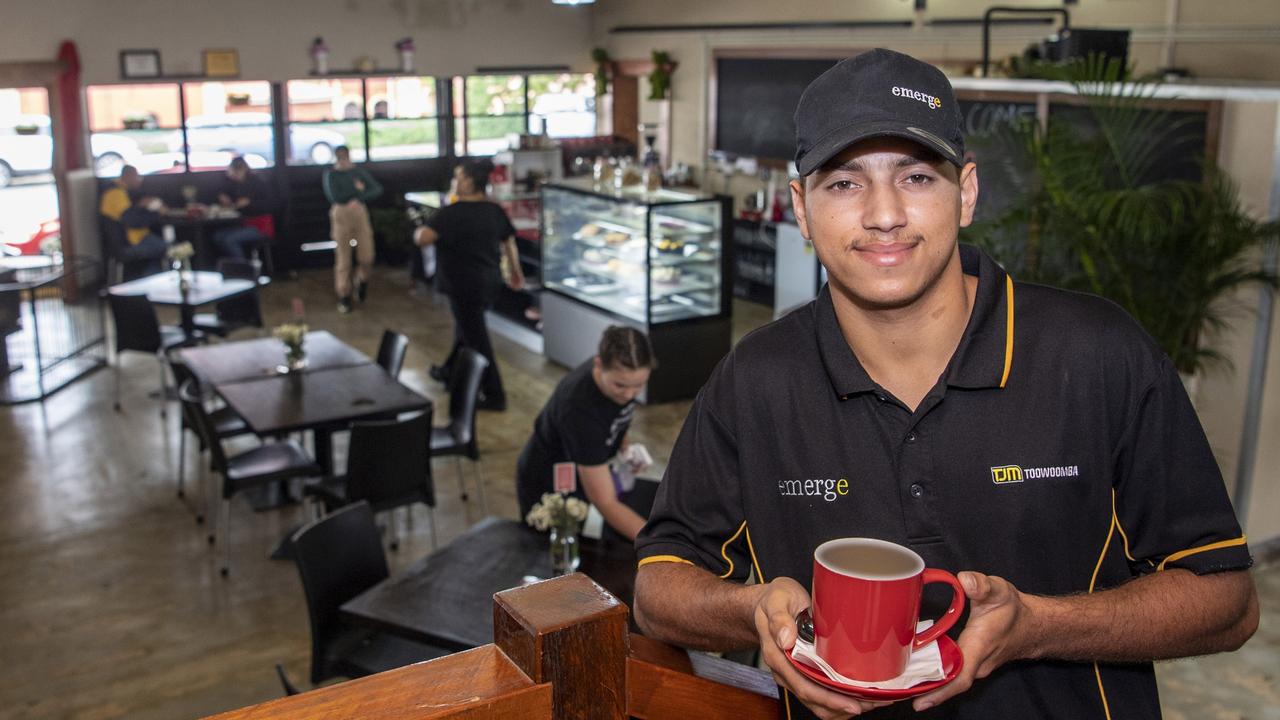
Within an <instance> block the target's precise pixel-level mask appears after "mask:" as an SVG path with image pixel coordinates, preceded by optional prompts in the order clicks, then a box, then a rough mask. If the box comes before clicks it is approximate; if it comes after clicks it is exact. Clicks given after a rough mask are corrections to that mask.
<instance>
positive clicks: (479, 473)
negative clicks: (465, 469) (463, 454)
mask: <svg viewBox="0 0 1280 720" xmlns="http://www.w3.org/2000/svg"><path fill="white" fill-rule="evenodd" d="M471 464H472V465H474V466H475V468H476V494H477V495H479V496H480V512H481V513H482V514H484V515H488V514H489V503H488V502H487V501H486V500H485V497H484V471H483V470H482V469H481V466H480V458H476V459H475V460H474V461H472V463H471Z"/></svg>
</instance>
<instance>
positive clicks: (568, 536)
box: [550, 525, 582, 577]
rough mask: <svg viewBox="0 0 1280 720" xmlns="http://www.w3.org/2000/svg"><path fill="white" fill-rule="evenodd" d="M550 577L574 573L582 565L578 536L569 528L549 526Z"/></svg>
mask: <svg viewBox="0 0 1280 720" xmlns="http://www.w3.org/2000/svg"><path fill="white" fill-rule="evenodd" d="M550 540H551V575H552V577H559V576H561V575H568V574H569V573H572V572H576V571H577V569H578V565H580V564H582V557H581V556H580V554H579V548H578V534H577V533H576V532H573V531H572V530H571V529H569V528H559V527H556V526H554V525H552V526H551V538H550Z"/></svg>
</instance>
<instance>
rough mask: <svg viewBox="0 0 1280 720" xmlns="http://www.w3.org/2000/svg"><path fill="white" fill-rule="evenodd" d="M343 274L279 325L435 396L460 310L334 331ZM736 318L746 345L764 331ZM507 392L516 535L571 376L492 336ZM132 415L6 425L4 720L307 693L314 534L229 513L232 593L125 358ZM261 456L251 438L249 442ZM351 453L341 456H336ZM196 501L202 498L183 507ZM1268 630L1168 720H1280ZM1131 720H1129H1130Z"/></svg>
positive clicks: (651, 441) (1172, 685) (1265, 579)
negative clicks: (544, 438) (305, 324)
mask: <svg viewBox="0 0 1280 720" xmlns="http://www.w3.org/2000/svg"><path fill="white" fill-rule="evenodd" d="M330 281H331V275H330V274H329V273H328V272H324V271H312V272H307V273H304V274H303V275H302V276H301V277H300V278H299V279H298V280H297V281H291V282H278V283H275V284H273V285H272V286H271V287H269V288H267V289H266V291H265V293H264V297H263V300H264V309H265V311H266V315H267V324H268V327H270V326H271V325H273V324H275V323H277V322H279V321H281V320H282V319H284V316H285V314H286V313H287V312H288V307H289V301H290V299H291V298H293V297H300V298H302V299H303V300H304V301H305V302H306V305H307V310H308V313H307V314H308V321H309V322H310V324H311V325H312V326H313V327H315V328H323V329H327V330H330V331H332V332H334V333H335V334H337V335H338V336H339V337H341V338H343V339H344V340H346V341H347V342H350V343H352V344H353V345H355V346H356V347H358V348H360V349H362V350H364V351H365V352H367V353H369V354H370V355H372V354H373V353H374V351H375V349H376V347H377V342H378V338H379V336H380V334H381V332H382V329H383V328H384V327H392V328H396V329H399V330H401V331H403V332H406V333H407V334H408V335H409V336H410V338H411V344H410V347H409V354H408V359H407V362H406V364H405V370H404V373H403V374H402V376H401V377H402V379H403V380H404V381H405V383H406V384H408V385H410V386H412V387H414V388H415V389H418V390H419V391H421V392H423V393H424V394H427V395H428V396H431V397H439V396H440V388H439V386H438V385H436V384H435V383H433V382H431V381H430V380H428V379H427V377H426V372H425V371H426V368H427V366H428V364H429V363H430V362H431V361H432V360H439V359H440V358H442V357H443V356H444V355H445V353H446V352H447V350H448V346H449V343H450V339H451V327H452V325H451V321H450V319H449V314H448V310H447V308H446V307H445V306H444V305H443V304H440V303H436V302H434V301H433V300H432V299H430V298H427V297H411V296H410V295H409V294H408V292H407V290H408V288H409V284H408V280H407V279H406V278H405V276H404V273H403V272H402V271H392V270H381V269H380V271H379V273H378V275H377V277H376V278H375V280H374V283H373V286H372V291H371V293H370V298H369V301H368V303H367V304H366V305H365V306H363V307H361V308H360V309H358V310H357V311H356V312H355V313H352V314H351V315H347V316H340V315H338V314H337V313H336V312H335V310H334V307H333V302H332V299H331V292H330V289H329V287H330ZM767 319H768V312H767V310H765V309H764V308H761V307H760V306H756V305H750V304H745V303H739V304H737V305H736V306H735V331H736V335H737V336H740V335H741V334H742V333H744V332H745V331H747V330H749V329H751V328H753V327H755V326H757V325H759V324H761V323H763V322H765V321H766V320H767ZM495 344H496V346H497V351H498V354H499V358H500V362H501V363H502V371H503V374H504V380H505V383H506V386H507V388H508V393H509V395H510V397H509V400H510V409H509V410H508V411H507V412H505V413H498V414H495V413H484V414H482V415H481V416H480V421H479V436H480V445H481V450H482V452H483V455H484V472H485V476H486V478H487V482H486V488H487V493H488V502H489V508H490V511H491V512H493V513H495V514H500V515H504V516H507V517H512V518H514V517H515V516H516V502H515V494H514V487H513V484H512V480H511V478H512V477H513V468H514V465H515V459H516V456H517V454H518V453H519V451H520V448H521V446H522V445H523V443H524V440H525V438H526V436H527V434H528V432H529V430H530V427H531V423H532V419H533V416H534V415H535V414H536V413H537V411H538V409H539V408H540V407H541V404H542V402H543V400H544V399H545V398H546V397H547V396H548V395H549V393H550V391H551V389H552V387H553V386H554V384H555V382H556V381H557V380H558V379H559V378H560V377H561V376H562V375H563V374H564V372H565V371H564V369H563V368H560V367H557V366H555V365H552V364H550V363H548V362H546V361H544V360H543V358H542V357H540V356H538V355H535V354H533V353H530V352H528V351H527V350H524V349H523V348H521V347H519V346H518V345H516V344H515V343H512V342H510V341H508V340H506V339H505V338H502V337H495ZM122 368H123V382H124V398H125V402H124V412H123V413H122V414H119V415H117V414H116V413H114V412H113V411H112V409H111V372H110V371H109V370H108V371H104V372H100V373H97V374H96V375H94V376H92V377H90V378H87V379H85V380H83V381H81V382H79V383H77V384H76V385H73V386H72V387H70V388H68V389H67V390H64V391H62V392H61V393H59V394H57V395H55V396H54V397H53V398H50V399H49V400H48V401H46V402H45V403H44V404H43V405H39V404H36V405H24V406H18V407H14V408H0V457H2V458H4V463H3V468H4V471H3V473H2V474H0V578H3V580H2V581H0V667H3V668H5V672H6V675H7V677H6V679H5V680H6V681H5V682H4V683H0V718H79V719H84V720H89V719H94V720H105V719H107V718H136V719H139V720H145V719H149V718H190V717H199V716H203V715H207V714H210V713H214V712H219V711H223V710H228V709H232V708H236V707H241V706H244V705H248V704H252V703H257V702H261V701H264V700H268V699H272V698H275V697H278V696H279V695H280V688H279V685H278V683H277V681H276V678H275V675H274V672H273V670H272V667H273V665H274V664H275V663H277V662H283V663H284V664H285V667H286V668H287V669H288V670H289V672H290V674H291V676H292V677H293V678H294V679H295V681H297V682H300V683H301V682H302V681H304V679H305V678H306V677H307V673H308V663H309V635H308V632H309V631H308V628H307V617H306V609H305V605H304V602H303V597H302V590H301V587H300V585H299V583H298V579H297V573H296V571H295V569H294V567H293V565H292V564H291V563H288V562H279V561H271V560H269V559H267V553H268V551H269V550H270V549H271V548H272V547H273V545H274V543H275V542H276V541H278V540H279V539H280V537H282V536H283V534H284V533H285V532H286V531H287V530H288V529H289V528H291V527H293V526H294V525H295V524H297V523H298V522H299V521H300V520H301V511H300V510H299V509H297V508H290V509H285V510H280V511H274V512H267V513H258V514H255V513H253V512H252V511H251V510H250V509H249V508H248V506H247V505H246V504H245V503H244V502H243V501H242V500H240V499H237V501H236V503H235V504H234V506H233V517H232V520H233V527H232V536H233V537H232V541H233V544H232V576H231V577H230V578H229V579H223V578H221V577H219V576H218V573H217V565H216V561H215V553H214V552H213V550H212V549H211V548H210V547H209V546H208V545H207V544H206V542H205V531H204V529H203V528H201V527H200V526H198V525H197V524H196V522H195V519H194V515H193V513H192V511H191V509H190V508H189V507H188V506H187V505H186V504H184V502H183V501H181V500H179V499H178V498H177V497H176V495H175V492H174V491H175V477H176V467H177V465H176V460H177V458H176V455H177V447H176V443H175V439H176V431H175V427H176V413H174V412H171V413H170V414H169V417H168V418H167V419H166V420H162V419H161V418H160V416H159V413H158V407H157V402H156V401H155V400H152V399H148V397H147V392H148V391H150V390H152V389H153V388H154V387H155V384H156V369H155V363H154V361H152V360H150V359H149V358H146V357H141V356H136V355H128V356H125V357H124V358H123V359H122ZM687 410H688V403H687V402H681V403H669V404H665V405H661V406H653V407H644V408H641V409H640V410H639V412H637V414H636V420H635V424H634V425H633V430H632V432H633V437H634V438H635V439H636V440H638V441H640V442H643V443H645V444H646V445H647V446H648V447H649V449H650V450H651V451H653V454H654V455H655V457H656V458H657V459H658V461H659V464H661V463H663V462H665V460H666V457H667V454H668V453H669V451H670V448H671V444H672V442H673V441H674V439H675V435H676V433H677V432H678V431H679V427H680V424H681V422H682V420H683V418H684V415H685V413H686V412H687ZM249 444H252V441H249ZM339 449H341V447H340V448H339ZM436 482H437V487H438V488H439V491H438V495H439V497H440V506H439V507H438V508H437V510H436V513H435V518H436V522H437V523H438V525H437V529H438V532H439V538H440V541H441V542H448V541H449V540H450V539H451V538H453V537H455V536H457V535H458V534H459V533H461V532H462V531H463V530H464V529H465V527H466V526H467V525H468V524H469V523H471V522H474V521H475V520H476V519H478V517H479V515H480V512H479V509H478V508H477V507H476V501H475V496H474V495H473V496H472V498H473V499H472V501H471V503H470V504H463V503H462V502H461V501H460V500H459V499H458V493H457V492H456V480H455V476H454V474H453V465H452V463H441V464H439V465H438V466H437V468H436ZM191 497H198V495H197V494H196V493H189V495H188V498H189V500H188V502H189V501H190V498H191ZM427 528H428V525H427V515H426V512H425V510H423V509H418V511H417V513H416V521H415V524H414V529H413V532H412V534H411V535H410V536H409V537H408V538H405V539H404V541H403V544H402V547H401V549H400V550H399V552H397V553H392V554H391V555H390V561H391V565H392V571H393V572H394V571H395V570H396V569H397V568H398V567H402V566H404V565H406V564H407V563H409V562H411V561H412V560H413V559H415V558H417V557H419V556H421V555H422V554H424V553H426V552H428V551H429V550H430V539H429V538H430V535H429V531H428V529H427ZM1255 575H1256V577H1257V579H1258V582H1259V586H1260V589H1261V593H1262V604H1263V616H1262V627H1261V629H1260V630H1259V632H1258V634H1257V636H1255V638H1254V639H1253V640H1251V641H1250V642H1249V643H1248V644H1247V645H1246V646H1245V647H1244V648H1243V649H1242V650H1241V651H1239V652H1237V653H1233V654H1230V655H1220V656H1214V657H1210V658H1199V659H1190V660H1182V661H1178V662H1173V663H1164V664H1161V665H1160V666H1159V677H1160V683H1161V694H1162V698H1163V703H1164V707H1165V716H1166V717H1167V718H1169V719H1170V720H1199V719H1202V718H1213V719H1220V720H1228V719H1235V720H1245V719H1246V718H1247V719H1248V720H1261V719H1264V718H1269V719H1275V720H1280V662H1278V660H1280V652H1277V648H1280V625H1278V624H1277V622H1276V620H1275V618H1276V617H1277V615H1276V613H1277V611H1278V610H1280V569H1278V568H1277V567H1276V566H1274V565H1273V566H1271V567H1266V568H1260V569H1258V570H1257V571H1256V573H1255ZM1117 720H1119V719H1117Z"/></svg>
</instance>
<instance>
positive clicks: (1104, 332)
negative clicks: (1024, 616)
mask: <svg viewBox="0 0 1280 720" xmlns="http://www.w3.org/2000/svg"><path fill="white" fill-rule="evenodd" d="M960 250H961V260H962V264H963V267H964V272H965V273H967V274H970V275H977V277H978V289H977V296H976V299H975V301H974V307H973V312H972V315H971V317H970V320H969V324H968V326H967V327H966V329H965V333H964V336H963V337H962V339H961V342H960V345H959V346H958V348H957V349H956V352H955V355H954V356H953V357H952V359H951V361H950V363H949V365H948V366H947V369H946V371H945V372H944V374H943V375H942V377H941V378H940V379H939V381H938V383H937V385H936V386H935V387H934V388H933V389H932V390H931V391H930V392H929V394H928V395H927V396H926V397H925V398H924V400H923V401H922V402H921V403H920V405H919V407H918V408H917V409H916V411H915V412H912V411H910V410H908V409H907V407H906V406H905V405H903V404H902V403H901V402H899V401H898V400H897V399H895V398H894V397H893V396H892V395H891V394H890V393H888V392H887V391H886V390H884V389H883V388H881V387H880V386H879V385H877V384H876V383H875V382H874V381H873V380H872V379H871V378H870V376H869V375H868V374H867V372H866V371H865V370H864V369H863V368H862V366H861V365H860V364H859V362H858V360H857V358H856V356H855V355H854V354H853V352H852V351H851V349H850V348H849V345H848V343H847V342H846V341H845V339H844V336H843V335H842V333H841V330H840V326H839V324H838V321H837V319H836V315H835V310H834V307H833V305H832V301H831V295H830V291H829V289H827V288H823V290H822V292H821V293H820V294H819V297H818V298H817V299H816V300H815V301H814V302H812V303H810V304H809V305H807V306H805V307H803V308H800V309H799V310H797V311H795V312H793V313H791V314H790V315H788V316H786V317H784V318H782V319H781V320H778V321H777V322H774V323H772V324H770V325H766V326H765V327H763V328H761V329H759V330H757V331H756V332H754V333H752V334H750V335H749V336H747V337H746V338H744V339H743V340H742V342H741V343H739V344H738V346H737V347H736V348H734V350H733V351H732V352H731V353H730V354H729V355H728V356H727V357H726V358H725V359H724V360H723V361H722V363H721V365H720V366H719V367H718V368H717V370H716V372H715V374H714V375H713V376H712V378H711V379H710V380H709V381H708V383H707V385H706V387H704V388H703V390H702V392H701V393H700V394H699V395H698V398H697V400H696V401H695V402H694V405H693V408H692V410H691V412H690V415H689V417H688V418H687V420H686V422H685V425H684V428H683V429H682V431H681V433H680V436H679V438H678V440H677V441H676V445H675V448H674V450H673V452H672V456H671V461H670V464H669V465H668V467H667V474H666V477H665V478H664V479H663V482H662V485H661V487H660V488H659V490H658V497H657V500H656V502H655V505H654V509H653V512H652V514H651V515H650V519H649V523H648V525H646V526H645V528H644V530H643V531H642V532H641V533H640V536H639V538H637V540H636V546H637V552H638V555H639V557H640V558H642V560H641V564H644V563H646V562H660V561H672V562H690V563H693V564H696V565H699V566H701V567H703V568H706V569H708V570H710V571H711V572H714V573H715V574H717V575H723V576H724V577H727V578H731V579H733V580H738V581H742V580H745V579H746V578H747V576H748V574H749V572H750V571H751V570H752V569H753V568H754V571H755V576H756V578H757V579H758V580H761V581H768V580H772V579H773V578H775V577H778V576H788V577H791V578H794V579H795V580H796V581H797V582H799V583H800V584H801V585H803V586H805V587H806V588H808V587H811V585H812V577H813V575H812V572H813V571H812V553H813V550H814V548H816V547H817V546H818V545H819V544H820V543H822V542H824V541H826V540H829V539H832V538H838V537H848V536H863V537H875V538H881V539H885V540H890V541H893V542H896V543H900V544H903V545H906V546H908V547H911V548H912V549H914V550H915V551H916V552H917V553H919V554H920V555H921V556H922V557H923V558H924V560H925V562H926V563H927V564H928V566H930V567H938V568H942V569H944V570H948V571H951V572H953V573H954V572H959V571H961V570H976V571H979V572H983V573H988V574H993V575H999V576H1001V577H1004V578H1007V579H1008V580H1010V581H1011V582H1013V583H1014V585H1015V586H1017V587H1018V589H1020V590H1022V591H1024V592H1029V593H1037V594H1045V595H1064V594H1068V593H1087V592H1092V591H1094V590H1100V589H1103V588H1109V587H1113V586H1116V585H1119V584H1121V583H1123V582H1125V581H1127V580H1129V579H1131V578H1133V577H1135V576H1138V575H1142V574H1146V573H1151V572H1158V571H1160V570H1163V569H1165V568H1166V567H1179V568H1186V569H1189V570H1191V571H1193V572H1196V573H1211V572H1218V571H1224V570H1239V569H1243V568H1247V567H1249V565H1250V564H1251V558H1250V556H1249V550H1248V548H1247V546H1246V545H1245V541H1244V538H1243V537H1242V535H1241V532H1240V527H1239V524H1238V523H1237V521H1236V517H1235V514H1234V512H1233V511H1232V508H1231V504H1230V502H1229V501H1228V499H1227V495H1226V491H1225V488H1224V485H1223V481H1222V476H1221V474H1220V473H1219V471H1218V467H1217V464H1216V462H1215V461H1214V458H1213V454H1212V453H1211V452H1210V449H1209V444H1208V442H1207V441H1206V439H1205V436H1204V433H1203V431H1202V430H1201V428H1200V424H1199V421H1198V420H1197V418H1196V414H1195V410H1194V409H1193V408H1192V406H1191V403H1190V401H1189V400H1188V398H1187V394H1186V392H1185V390H1184V389H1183V386H1182V383H1181V381H1180V379H1179V377H1178V374H1177V372H1176V371H1175V370H1174V368H1173V366H1172V365H1171V363H1170V362H1169V360H1168V358H1167V357H1166V356H1165V355H1164V354H1163V353H1162V352H1161V351H1160V349H1159V348H1158V347H1157V346H1156V345H1155V343H1154V342H1153V341H1152V340H1151V339H1150V337H1148V336H1147V334H1146V333H1145V332H1144V331H1143V330H1142V329H1141V328H1140V327H1139V326H1138V325H1137V324H1136V323H1135V322H1134V321H1133V319H1132V318H1130V317H1129V316H1128V315H1127V314H1125V313H1124V312H1123V311H1122V310H1121V309H1120V308H1118V307H1116V306H1115V305H1113V304H1112V303H1110V302H1108V301H1106V300H1103V299H1100V298H1097V297H1093V296H1089V295H1082V294H1076V293H1069V292H1065V291H1062V290H1056V289H1052V288H1047V287H1043V286H1037V285H1030V284H1024V283H1014V282H1013V281H1012V280H1011V279H1009V277H1008V276H1007V275H1006V274H1005V273H1004V271H1003V270H1001V269H1000V268H999V266H997V265H996V264H995V263H994V262H993V261H992V260H991V259H990V258H988V257H987V256H986V255H984V254H982V253H981V252H979V251H978V250H976V249H974V248H971V247H968V246H961V248H960ZM1015 301H1016V304H1015ZM949 599H950V590H949V589H946V588H939V587H937V586H935V587H932V588H930V589H929V590H927V591H926V594H925V597H924V603H923V607H922V610H921V614H922V616H923V617H934V618H936V617H938V615H939V614H940V613H941V612H942V610H943V609H944V608H945V607H946V602H947V601H948V600H949ZM962 624H963V623H960V624H957V627H956V628H955V629H953V630H952V635H958V634H959V631H960V629H961V625H962ZM1096 667H1097V675H1096V676H1095V664H1094V663H1071V662H1060V661H1037V662H1031V661H1025V662H1017V663H1011V664H1008V665H1006V666H1004V667H1001V668H999V669H998V670H997V671H996V672H994V673H993V674H992V675H991V676H990V677H988V678H987V679H985V680H979V681H977V682H976V683H975V684H974V686H973V688H972V689H970V690H969V691H968V692H966V693H964V694H962V695H960V696H957V697H956V698H953V699H952V700H949V701H948V702H946V703H944V704H943V705H941V706H939V707H938V708H935V709H934V710H931V711H928V712H926V713H923V714H921V715H920V716H919V717H923V718H960V719H963V720H992V719H995V718H1011V719H1013V718H1016V719H1018V720H1022V719H1025V718H1070V719H1072V720H1079V719H1081V718H1085V719H1087V718H1104V717H1106V716H1107V715H1106V712H1105V711H1104V705H1103V703H1104V699H1103V698H1104V695H1105V702H1106V703H1107V705H1108V707H1109V710H1110V717H1113V718H1125V719H1126V720H1133V719H1135V718H1138V719H1149V718H1158V717H1160V703H1159V698H1158V697H1157V694H1156V683H1155V675H1154V672H1153V670H1152V667H1151V664H1150V663H1136V664H1127V665H1121V664H1106V663H1098V664H1097V665H1096ZM781 695H782V697H783V702H784V703H788V704H789V705H790V716H791V717H792V718H801V717H812V716H811V714H810V713H809V712H808V710H807V709H806V708H804V706H803V704H802V703H800V702H799V701H797V700H795V699H794V698H790V697H789V694H781ZM865 717H867V718H888V717H917V716H916V715H914V714H912V712H911V708H910V703H909V702H903V703H898V704H895V705H891V706H889V707H887V708H884V709H882V710H879V711H875V712H872V713H869V714H867V715H866V716H865Z"/></svg>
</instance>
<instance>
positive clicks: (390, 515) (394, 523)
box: [387, 508, 400, 550]
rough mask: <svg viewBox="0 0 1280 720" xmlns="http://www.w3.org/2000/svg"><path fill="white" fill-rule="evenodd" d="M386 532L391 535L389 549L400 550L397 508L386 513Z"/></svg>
mask: <svg viewBox="0 0 1280 720" xmlns="http://www.w3.org/2000/svg"><path fill="white" fill-rule="evenodd" d="M387 531H388V532H389V534H390V535H391V549H392V550H399V549H400V513H399V508H391V509H390V510H388V511H387Z"/></svg>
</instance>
